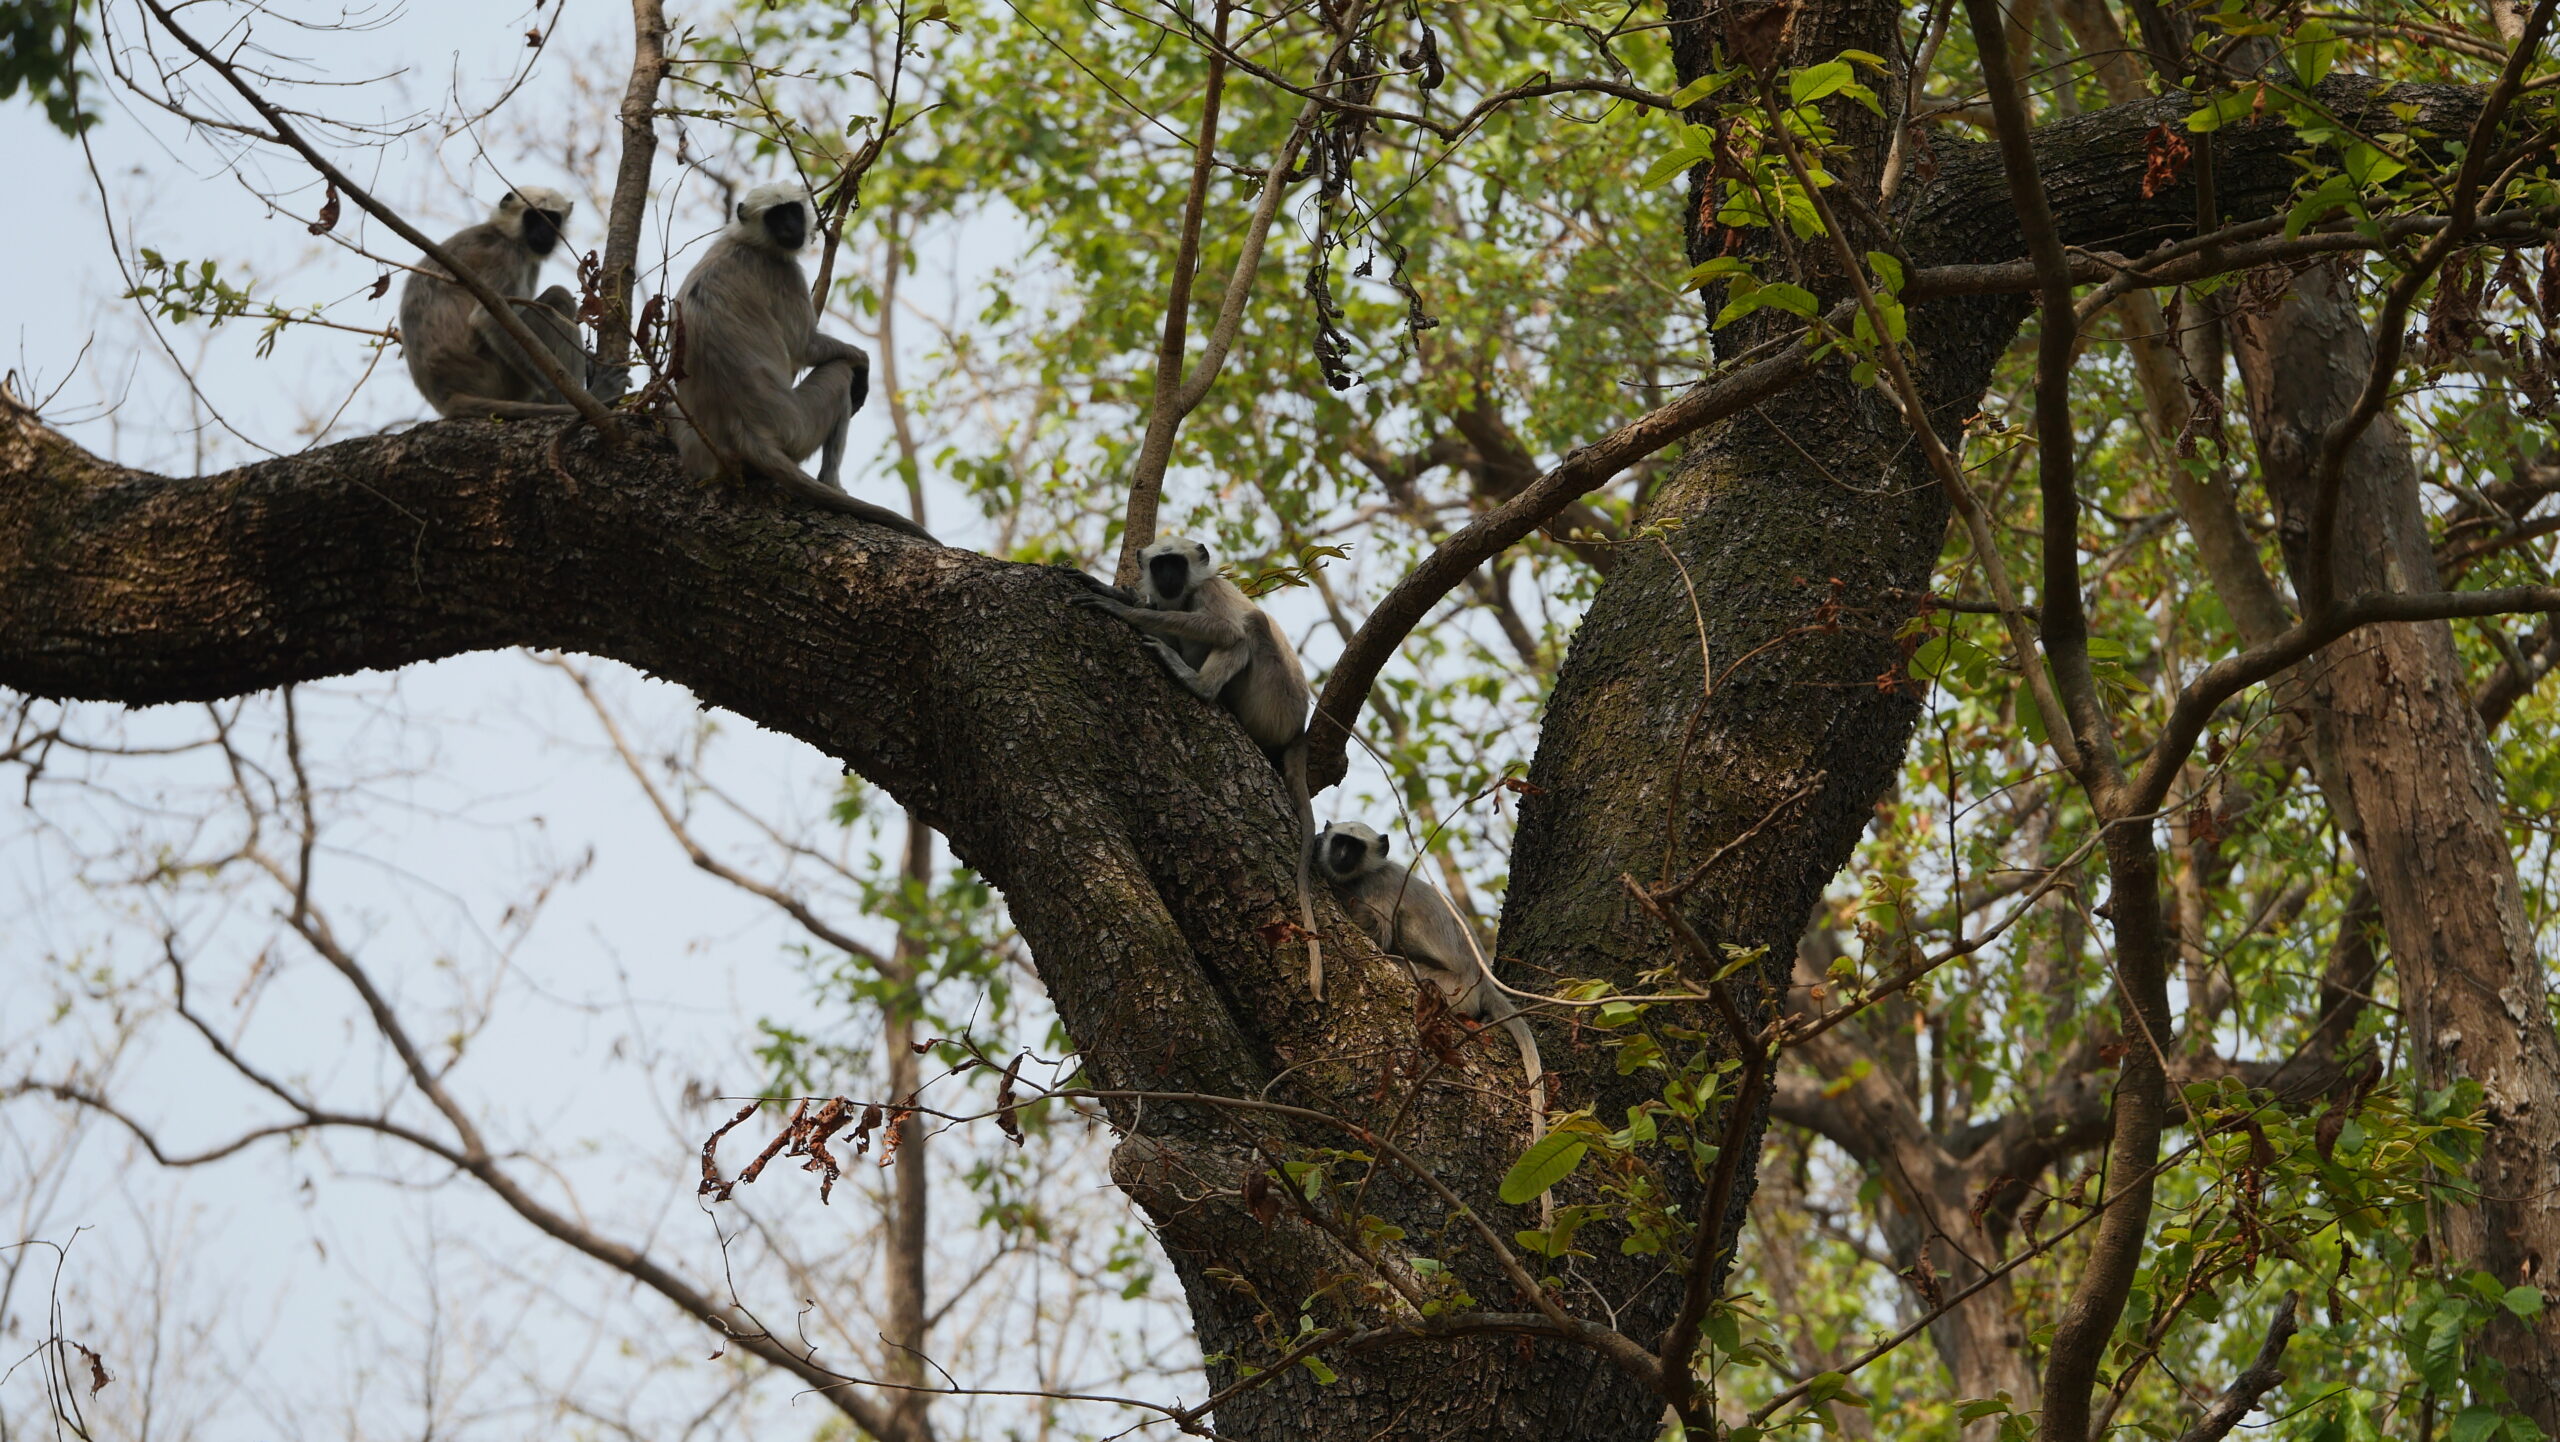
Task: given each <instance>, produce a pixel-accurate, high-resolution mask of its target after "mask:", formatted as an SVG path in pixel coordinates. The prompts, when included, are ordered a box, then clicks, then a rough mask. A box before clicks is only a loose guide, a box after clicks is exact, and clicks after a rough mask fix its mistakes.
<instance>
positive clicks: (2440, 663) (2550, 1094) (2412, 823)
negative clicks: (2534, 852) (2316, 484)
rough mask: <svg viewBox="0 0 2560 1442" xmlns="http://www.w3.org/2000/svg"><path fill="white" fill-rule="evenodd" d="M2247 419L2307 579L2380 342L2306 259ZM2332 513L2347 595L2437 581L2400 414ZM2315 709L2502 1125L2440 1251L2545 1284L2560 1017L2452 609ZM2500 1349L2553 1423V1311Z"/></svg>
mask: <svg viewBox="0 0 2560 1442" xmlns="http://www.w3.org/2000/svg"><path fill="white" fill-rule="evenodd" d="M2232 330H2233V335H2234V339H2235V342H2236V344H2235V347H2234V349H2235V353H2236V354H2237V356H2238V358H2239V361H2240V369H2241V374H2242V376H2243V377H2244V379H2245V380H2246V382H2247V385H2248V391H2249V420H2250V425H2251V428H2252V429H2253V430H2254V431H2255V433H2256V437H2257V443H2258V454H2259V459H2260V464H2261V468H2262V470H2263V473H2264V475H2265V478H2266V486H2267V491H2268V493H2269V495H2270V496H2271V497H2272V498H2273V500H2274V502H2275V506H2276V513H2277V519H2278V522H2279V527H2280V532H2281V534H2282V537H2283V540H2284V550H2285V557H2286V560H2287V562H2288V564H2289V566H2291V568H2292V569H2293V571H2294V574H2295V575H2296V577H2297V578H2298V577H2299V576H2300V574H2301V565H2302V551H2301V548H2302V543H2303V538H2304V533H2305V531H2306V530H2307V527H2308V521H2309V517H2310V513H2311V502H2312V496H2311V486H2310V478H2311V475H2312V472H2313V460H2314V458H2315V457H2316V456H2317V454H2318V452H2319V448H2320V443H2321V437H2322V434H2323V433H2324V432H2325V431H2326V430H2327V429H2328V427H2329V426H2330V425H2331V424H2332V423H2333V422H2334V421H2336V420H2337V418H2339V417H2340V416H2343V415H2345V414H2346V413H2347V411H2348V410H2349V408H2350V407H2351V406H2352V405H2353V403H2354V398H2355V395H2356V392H2357V390H2358V389H2359V388H2360V387H2361V386H2362V385H2363V384H2364V378H2365V374H2366V372H2367V370H2368V369H2369V367H2370V365H2371V363H2372V359H2373V341H2372V337H2371V336H2370V335H2369V334H2368V333H2367V332H2366V329H2365V325H2364V321H2363V319H2362V318H2361V316H2360V315H2359V314H2358V313H2357V310H2356V307H2355V303H2354V301H2353V299H2352V297H2350V296H2349V295H2348V294H2346V293H2345V291H2344V289H2343V287H2341V286H2340V285H2339V283H2338V280H2337V278H2336V276H2335V275H2334V273H2332V272H2331V271H2329V270H2327V269H2325V268H2324V269H2319V270H2313V271H2308V272H2305V273H2304V274H2303V275H2301V276H2300V277H2298V278H2297V279H2296V280H2295V282H2294V289H2293V292H2292V293H2291V294H2290V295H2288V296H2287V297H2286V298H2285V300H2284V303H2283V304H2282V305H2281V306H2279V307H2278V308H2277V309H2276V311H2275V312H2274V313H2273V314H2272V315H2242V316H2237V317H2235V318H2234V320H2233V323H2232ZM2343 484H2344V494H2343V495H2342V496H2341V497H2340V502H2339V510H2338V537H2339V545H2338V555H2337V559H2336V562H2335V569H2336V576H2337V584H2338V588H2339V594H2341V595H2355V594H2358V593H2361V592H2366V591H2431V590H2437V589H2440V583H2439V581H2438V578H2437V574H2436V565H2435V556H2434V553H2433V551H2432V549H2431V548H2430V544H2429V538H2428V533H2427V522H2426V514H2425V511H2424V509H2423V503H2422V501H2421V498H2420V495H2419V489H2418V473H2417V469H2416V467H2415V465H2414V464H2413V463H2412V461H2411V459H2410V455H2409V443H2408V438H2407V437H2406V436H2405V435H2404V434H2402V432H2401V430H2400V427H2399V426H2398V425H2397V424H2396V423H2394V422H2393V421H2392V420H2391V419H2390V417H2389V416H2388V415H2387V414H2386V415H2385V417H2384V418H2383V419H2382V420H2380V421H2378V422H2376V423H2375V425H2374V426H2373V427H2372V428H2371V429H2370V430H2368V431H2367V432H2366V433H2365V434H2364V436H2363V438H2362V439H2361V440H2359V441H2358V443H2357V444H2356V447H2355V449H2354V450H2353V451H2352V452H2351V453H2350V455H2349V458H2348V462H2347V469H2346V474H2345V478H2344V482H2343ZM2309 689H2310V692H2311V695H2312V704H2311V715H2312V718H2313V721H2312V724H2313V726H2314V728H2315V730H2316V731H2317V732H2318V733H2319V734H2318V741H2319V742H2320V743H2322V744H2325V746H2326V747H2327V748H2329V749H2330V750H2331V751H2332V752H2333V753H2334V754H2335V756H2336V758H2337V761H2338V770H2339V771H2340V772H2341V773H2342V779H2343V782H2344V785H2345V787H2346V791H2347V794H2346V796H2344V797H2342V798H2333V800H2338V801H2343V802H2344V803H2345V804H2344V805H2341V806H2338V807H2337V808H2336V812H2337V814H2338V815H2339V817H2340V818H2341V819H2342V821H2343V822H2344V824H2345V825H2346V828H2347V830H2348V835H2349V839H2350V840H2351V841H2352V842H2353V843H2354V845H2355V849H2356V856H2357V859H2358V860H2359V861H2360V862H2361V863H2362V865H2363V868H2364V874H2365V876H2366V877H2367V879H2368V880H2369V881H2370V882H2371V884H2372V886H2373V892H2374V896H2375V897H2376V899H2377V900H2378V901H2379V902H2380V905H2381V909H2382V921H2383V931H2384V934H2385V936H2386V937H2387V938H2388V939H2389V942H2390V947H2391V962H2392V965H2393V967H2394V968H2395V969H2396V973H2397V975H2398V977H2399V982H2400V998H2401V1004H2402V1005H2403V1006H2404V1007H2405V1008H2406V1009H2407V1012H2408V1016H2409V1024H2410V1030H2411V1033H2412V1037H2413V1040H2414V1043H2415V1045H2416V1048H2417V1061H2418V1066H2419V1071H2420V1074H2421V1075H2422V1076H2423V1077H2424V1078H2425V1080H2426V1082H2427V1084H2428V1085H2430V1086H2439V1087H2440V1086H2445V1085H2448V1084H2450V1083H2451V1082H2453V1081H2455V1080H2457V1079H2460V1078H2464V1077H2468V1078H2470V1079H2471V1080H2473V1081H2476V1082H2478V1083H2479V1084H2480V1087H2481V1090H2482V1092H2483V1093H2484V1095H2485V1097H2486V1100H2487V1106H2488V1120H2489V1133H2488V1137H2487V1142H2486V1146H2485V1150H2484V1152H2483V1154H2482V1156H2481V1159H2480V1162H2479V1164H2478V1165H2477V1166H2475V1167H2474V1168H2473V1169H2472V1174H2471V1177H2470V1186H2471V1187H2472V1188H2474V1189H2476V1190H2477V1192H2478V1194H2479V1200H2478V1203H2477V1205H2474V1206H2469V1207H2454V1208H2448V1209H2446V1210H2445V1212H2444V1213H2443V1215H2442V1217H2441V1218H2440V1223H2439V1224H2440V1228H2441V1245H2442V1248H2443V1251H2444V1255H2445V1257H2446V1259H2447V1261H2448V1262H2450V1263H2452V1264H2453V1265H2455V1266H2457V1267H2459V1268H2460V1269H2462V1270H2464V1271H2469V1270H2473V1269H2477V1270H2481V1271H2485V1272H2488V1273H2489V1274H2490V1275H2492V1276H2494V1277H2496V1278H2497V1279H2498V1280H2499V1282H2500V1283H2501V1284H2502V1285H2504V1286H2509V1287H2513V1286H2517V1285H2528V1286H2533V1287H2537V1288H2549V1287H2550V1286H2551V1278H2552V1270H2553V1268H2554V1267H2555V1266H2560V1033H2555V1031H2554V1029H2553V1026H2552V1018H2551V999H2550V995H2549V992H2548V990H2547V986H2546V981H2545V977H2544V973H2543V963H2542V958H2541V957H2540V956H2538V955H2537V954H2536V953H2535V950H2534V945H2533V932H2532V928H2531V926H2530V924H2529V923H2528V922H2527V920H2526V917H2525V912H2524V900H2523V894H2522V891H2521V889H2520V888H2519V886H2518V885H2517V880H2516V868H2515V858H2514V853H2513V852H2512V851H2511V850H2510V849H2509V847H2508V845H2507V838H2506V833H2505V829H2504V827H2503V825H2502V824H2501V822H2500V817H2499V801H2500V796H2501V793H2502V787H2501V785H2500V783H2499V779H2498V774H2497V770H2496V767H2495V765H2494V764H2493V763H2492V761H2491V760H2490V756H2489V749H2488V745H2487V739H2486V733H2485V731H2484V729H2483V727H2482V725H2481V721H2480V718H2479V716H2478V714H2477V713H2476V712H2475V711H2474V710H2473V708H2472V705H2471V699H2470V696H2469V694H2468V691H2467V689H2466V687H2465V685H2464V681H2463V673H2462V666H2461V661H2460V658H2459V657H2457V656H2456V655H2455V653H2454V647H2453V629H2452V627H2451V626H2450V625H2449V624H2447V623H2444V622H2440V621H2439V622H2429V623H2426V624H2422V625H2405V626H2377V627H2374V628H2372V629H2370V630H2366V631H2360V632H2358V633H2356V634H2355V635H2353V636H2350V637H2349V638H2347V639H2346V640H2344V641H2341V642H2339V643H2338V644H2337V645H2335V646H2332V647H2330V648H2329V649H2328V650H2327V651H2325V652H2323V653H2322V654H2321V656H2320V658H2319V660H2318V662H2317V663H2316V664H2315V666H2314V667H2313V668H2311V678H2310V682H2309ZM2486 1348H2487V1351H2488V1353H2489V1355H2490V1356H2492V1357H2494V1358H2496V1359H2497V1360H2498V1361H2499V1362H2500V1363H2502V1364H2503V1365H2504V1366H2505V1367H2506V1369H2507V1388H2508V1392H2509V1394H2510V1396H2511V1397H2512V1399H2513V1400H2514V1402H2515V1403H2516V1405H2517V1406H2518V1407H2519V1408H2520V1409H2521V1410H2522V1411H2523V1412H2524V1413H2525V1414H2526V1415H2528V1416H2530V1417H2532V1418H2533V1419H2534V1421H2535V1422H2536V1423H2538V1424H2539V1425H2540V1426H2541V1428H2542V1430H2543V1431H2544V1432H2545V1433H2546V1434H2549V1435H2553V1436H2560V1307H2549V1308H2546V1309H2545V1310H2544V1311H2543V1313H2542V1316H2541V1320H2540V1321H2539V1322H2538V1323H2525V1322H2519V1321H2517V1320H2515V1319H2514V1318H2512V1317H2509V1318H2505V1319H2503V1320H2501V1321H2500V1322H2499V1323H2498V1324H2496V1325H2495V1326H2493V1327H2492V1328H2491V1329H2490V1332H2489V1334H2488V1338H2487V1342H2486Z"/></svg>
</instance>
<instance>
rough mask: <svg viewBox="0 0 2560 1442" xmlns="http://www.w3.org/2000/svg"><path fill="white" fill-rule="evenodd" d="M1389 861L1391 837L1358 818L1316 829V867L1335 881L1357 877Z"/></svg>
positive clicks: (1353, 879) (1351, 879)
mask: <svg viewBox="0 0 2560 1442" xmlns="http://www.w3.org/2000/svg"><path fill="white" fill-rule="evenodd" d="M1386 863H1387V838H1385V837H1383V836H1380V835H1379V834H1378V833H1376V832H1374V831H1372V830H1370V829H1369V828H1368V827H1366V826H1363V825H1361V824H1360V823H1359V822H1357V821H1337V822H1334V823H1333V824H1332V825H1330V826H1327V827H1326V828H1325V829H1324V830H1322V831H1319V832H1317V833H1316V870H1318V871H1321V872H1323V873H1324V874H1325V876H1326V877H1327V878H1328V879H1330V880H1333V881H1344V882H1347V881H1355V880H1357V879H1359V877H1360V876H1361V875H1362V874H1363V873H1365V872H1369V871H1373V870H1375V869H1377V868H1378V867H1381V866H1384V865H1386Z"/></svg>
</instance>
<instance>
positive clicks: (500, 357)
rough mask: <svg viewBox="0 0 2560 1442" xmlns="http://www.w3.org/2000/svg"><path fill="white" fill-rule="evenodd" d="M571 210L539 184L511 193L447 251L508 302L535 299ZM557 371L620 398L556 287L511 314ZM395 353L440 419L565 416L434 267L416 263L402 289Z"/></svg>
mask: <svg viewBox="0 0 2560 1442" xmlns="http://www.w3.org/2000/svg"><path fill="white" fill-rule="evenodd" d="M573 209H575V205H574V204H573V202H571V201H570V199H569V198H568V197H567V196H565V195H562V194H561V193H560V192H558V191H556V190H546V189H544V188H542V187H540V186H534V185H525V186H518V187H516V188H515V189H513V190H510V191H508V192H507V193H506V194H505V195H504V196H503V197H501V198H500V199H499V201H498V204H497V207H496V209H494V210H492V211H491V212H490V213H489V218H488V219H487V220H484V221H482V222H480V223H479V224H478V225H475V226H471V227H469V228H468V229H465V230H462V231H458V232H456V233H455V234H454V235H453V236H452V237H451V238H449V239H447V240H446V241H445V243H444V250H445V254H447V255H450V256H452V257H453V258H454V260H455V261H456V262H458V263H460V264H461V265H463V266H465V267H468V268H469V269H470V271H471V272H472V273H473V274H475V275H477V276H479V277H480V279H481V280H482V281H483V282H485V283H487V285H488V286H489V288H490V289H491V290H494V291H496V292H497V293H498V294H500V295H502V296H506V297H509V298H511V299H513V298H517V297H522V296H528V295H531V294H532V293H533V286H534V282H535V281H537V280H539V279H541V276H542V259H543V257H544V256H547V255H549V254H550V253H551V252H552V250H553V249H554V248H555V247H557V246H558V245H559V243H560V233H561V229H562V227H564V226H566V225H567V224H568V222H569V212H570V211H571V210H573ZM516 313H517V314H518V315H519V316H521V317H522V318H523V320H524V323H525V327H526V328H527V329H528V330H531V331H532V332H533V334H534V336H535V338H536V339H538V340H540V341H541V342H542V346H543V349H545V350H547V351H549V352H551V355H552V357H553V359H555V360H557V361H559V363H560V368H561V369H562V370H563V371H565V372H567V373H568V374H569V375H571V376H573V377H577V378H579V379H580V380H581V381H583V382H584V384H585V385H586V387H587V391H588V393H589V394H591V395H593V396H595V397H596V398H597V399H598V400H611V399H612V398H613V397H615V396H618V395H620V394H622V390H623V385H622V373H621V372H620V371H615V370H604V369H601V368H599V367H596V366H594V365H593V364H592V363H591V362H590V360H589V359H588V356H587V353H586V351H585V350H583V349H582V348H580V346H579V344H578V302H577V299H576V297H574V296H572V295H570V294H569V292H568V290H567V288H566V287H563V286H557V285H555V286H553V287H551V288H550V289H549V290H546V291H544V292H543V293H542V294H541V295H540V296H539V297H537V298H535V299H534V300H533V301H532V302H531V303H530V304H526V305H521V306H519V307H518V308H517V312H516ZM400 346H401V349H402V351H403V352H404V353H405V354H406V356H407V359H408V362H409V378H410V379H411V380H413V381H415V382H416V383H417V386H418V393H419V394H420V395H423V396H425V397H426V398H427V404H429V405H431V406H434V407H435V408H436V414H438V415H443V416H504V417H513V418H525V417H533V416H559V415H569V414H572V413H573V412H572V411H571V409H570V407H569V404H568V402H567V400H566V399H565V398H564V397H562V395H561V394H560V392H559V390H558V389H557V388H555V387H554V386H553V385H552V384H551V383H550V382H549V381H547V380H545V379H543V377H542V373H541V372H540V371H539V370H536V369H535V368H534V364H533V361H532V359H531V358H530V357H528V356H527V355H526V354H525V352H524V349H523V347H521V346H519V345H517V344H516V342H515V338H514V337H512V336H510V335H508V334H507V333H506V332H505V331H504V330H501V329H499V327H498V323H497V321H496V320H495V319H493V318H492V317H491V316H490V314H489V312H488V310H487V309H486V308H484V307H483V306H482V305H481V304H480V302H479V301H478V300H477V299H476V298H474V297H473V296H472V294H471V292H469V291H467V290H465V289H463V288H462V286H461V285H460V284H459V283H457V282H456V281H455V280H454V279H453V278H452V277H451V276H448V275H446V274H444V273H443V272H442V271H440V270H437V269H436V268H435V266H434V264H433V262H425V263H422V264H421V265H420V266H419V267H418V268H417V269H416V270H413V271H411V272H410V273H409V279H408V281H407V283H406V284H404V285H402V286H401V287H400Z"/></svg>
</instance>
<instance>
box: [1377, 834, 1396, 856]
mask: <svg viewBox="0 0 2560 1442" xmlns="http://www.w3.org/2000/svg"><path fill="white" fill-rule="evenodd" d="M1395 849H1396V843H1395V838H1394V837H1392V836H1381V837H1379V838H1378V854H1379V855H1380V856H1384V855H1386V854H1387V853H1388V852H1390V851H1393V850H1395Z"/></svg>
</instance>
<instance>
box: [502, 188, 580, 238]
mask: <svg viewBox="0 0 2560 1442" xmlns="http://www.w3.org/2000/svg"><path fill="white" fill-rule="evenodd" d="M577 208H578V205H577V202H576V201H573V200H571V199H570V198H569V197H567V196H565V195H562V194H561V193H560V192H558V191H556V190H551V189H548V188H546V187H544V186H539V185H519V186H517V187H516V188H515V189H513V190H510V191H508V192H507V193H506V195H505V196H504V197H503V198H501V199H500V200H499V201H498V208H497V209H496V210H495V211H492V212H491V213H490V215H489V219H490V220H492V221H494V222H496V224H497V227H498V229H500V230H502V231H505V232H506V233H507V234H508V235H509V236H512V237H513V238H515V239H517V240H521V241H523V242H524V248H525V249H527V250H529V251H532V252H533V253H534V254H536V255H549V254H550V253H551V248H552V247H553V246H555V245H558V244H559V243H560V232H561V231H562V230H564V229H566V228H567V227H568V224H569V212H570V211H572V210H575V209H577Z"/></svg>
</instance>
